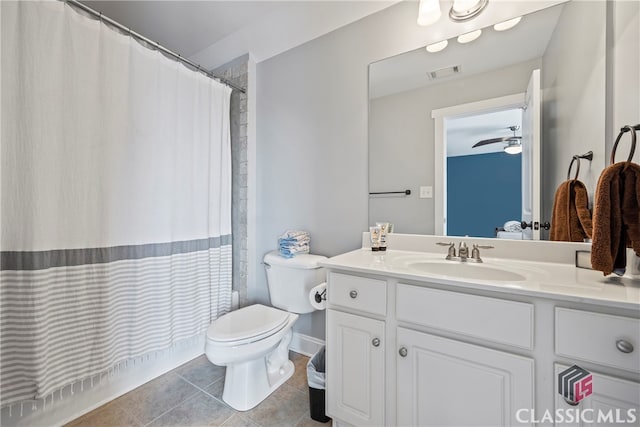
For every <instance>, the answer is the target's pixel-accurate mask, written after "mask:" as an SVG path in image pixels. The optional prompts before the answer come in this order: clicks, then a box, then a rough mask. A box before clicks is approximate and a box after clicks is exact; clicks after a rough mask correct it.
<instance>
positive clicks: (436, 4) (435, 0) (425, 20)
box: [418, 0, 442, 27]
mask: <svg viewBox="0 0 640 427" xmlns="http://www.w3.org/2000/svg"><path fill="white" fill-rule="evenodd" d="M441 15H442V11H441V10H440V0H420V6H418V25H422V26H423V27H424V26H427V25H431V24H433V23H435V22H436V21H437V20H438V19H440V16H441Z"/></svg>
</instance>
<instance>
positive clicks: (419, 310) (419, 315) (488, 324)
mask: <svg viewBox="0 0 640 427" xmlns="http://www.w3.org/2000/svg"><path fill="white" fill-rule="evenodd" d="M396 313H398V315H397V317H398V320H401V321H406V322H411V323H415V324H417V325H423V326H428V327H431V328H437V329H442V330H444V331H449V332H455V333H458V334H462V335H467V336H469V337H474V338H480V339H485V340H490V341H493V342H496V343H501V344H508V345H512V346H516V347H521V348H525V349H528V350H531V349H533V305H532V304H527V303H522V302H516V301H507V300H501V299H497V298H489V297H481V296H477V295H469V294H462V293H458V292H449V291H441V290H438V289H430V288H424V287H421V286H414V285H405V284H398V296H397V306H396Z"/></svg>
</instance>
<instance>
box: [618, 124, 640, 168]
mask: <svg viewBox="0 0 640 427" xmlns="http://www.w3.org/2000/svg"><path fill="white" fill-rule="evenodd" d="M636 130H640V125H635V126H631V125H626V126H624V127H623V128H622V129H620V133H619V134H618V137H617V138H616V142H615V143H614V144H613V149H612V150H611V164H614V163H615V162H616V149H617V148H618V142H620V139H621V138H622V135H624V134H625V133H627V132H629V133H631V150H630V151H629V157H628V158H627V163H629V162H631V159H633V155H634V154H635V152H636Z"/></svg>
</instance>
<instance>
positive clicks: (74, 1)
mask: <svg viewBox="0 0 640 427" xmlns="http://www.w3.org/2000/svg"><path fill="white" fill-rule="evenodd" d="M61 1H63V2H65V3H69V4H71V5H73V6H76V7H78V8H80V9H82V10H84V11H85V12H87V13H89V14H90V15H93V16H95V17H96V18H98V19H99V20H101V21H104V22H107V23H108V24H110V25H113V26H114V27H116V28H118V29H119V30H121V31H123V32H125V33H126V34H128V35H130V36H133V37H134V38H136V39H139V40H142V41H144V42H145V43H148V44H150V45H152V46H155V48H156V49H158V50H160V51H162V52H164V53H166V54H167V55H169V56H171V57H173V58H174V59H176V60H177V61H179V62H183V63H185V64H187V65H189V66H191V67H193V68H195V69H196V70H197V71H200V72H201V73H203V74H204V75H206V76H207V77H209V78H211V79H213V80H216V81H218V82H220V83H222V84H223V85H226V86H229V87H230V88H232V89H235V90H238V91H240V92H242V93H247V91H246V90H245V89H244V88H242V87H240V86H236V85H235V84H233V83H231V82H230V81H229V80H227V79H225V78H222V77H218V76H216V75H215V74H213V73H211V72H209V71H207V70H205V69H204V68H202V67H201V66H200V65H198V64H196V63H195V62H192V61H189V60H188V59H187V58H185V57H183V56H181V55H179V54H177V53H175V52H173V51H171V50H169V49H167V48H166V47H164V46H162V45H161V44H160V43H158V42H154V41H153V40H150V39H148V38H146V37H145V36H143V35H142V34H139V33H136V32H135V31H133V30H132V29H131V28H128V27H125V26H124V25H122V24H120V23H119V22H117V21H114V20H113V19H111V18H109V17H108V16H105V15H103V14H102V12H98V11H96V10H94V9H92V8H90V7H89V6H87V5H85V4H83V3H80V2H79V1H77V0H61Z"/></svg>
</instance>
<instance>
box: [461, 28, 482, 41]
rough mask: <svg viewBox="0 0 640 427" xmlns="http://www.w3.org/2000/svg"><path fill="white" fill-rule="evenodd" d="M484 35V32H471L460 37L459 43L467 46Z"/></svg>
mask: <svg viewBox="0 0 640 427" xmlns="http://www.w3.org/2000/svg"><path fill="white" fill-rule="evenodd" d="M480 34H482V30H475V31H471V32H470V33H466V34H462V35H460V36H458V43H460V44H465V43H469V42H472V41H474V40H475V39H477V38H478V37H480Z"/></svg>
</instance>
